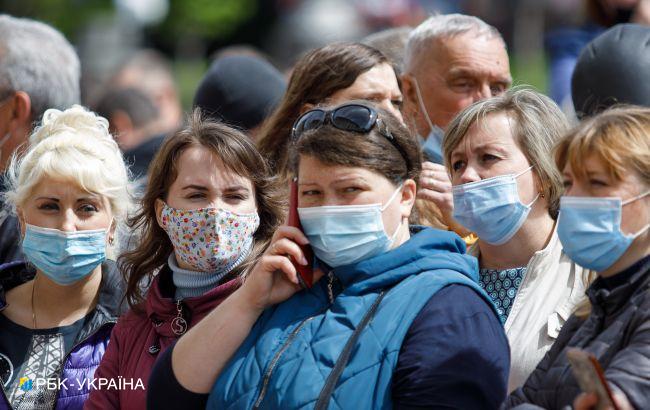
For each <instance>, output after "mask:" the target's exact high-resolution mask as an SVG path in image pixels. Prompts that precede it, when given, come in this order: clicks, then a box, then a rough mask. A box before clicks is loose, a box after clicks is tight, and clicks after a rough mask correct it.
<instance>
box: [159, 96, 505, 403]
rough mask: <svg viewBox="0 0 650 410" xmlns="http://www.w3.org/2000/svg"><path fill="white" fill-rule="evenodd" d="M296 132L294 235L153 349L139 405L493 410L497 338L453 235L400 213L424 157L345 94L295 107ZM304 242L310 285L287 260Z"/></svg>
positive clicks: (500, 360) (498, 372)
mask: <svg viewBox="0 0 650 410" xmlns="http://www.w3.org/2000/svg"><path fill="white" fill-rule="evenodd" d="M293 138H294V143H293V149H292V158H293V160H294V161H293V165H294V172H295V173H296V175H297V178H298V186H299V195H298V196H299V200H298V202H299V207H298V213H299V215H300V221H301V223H302V227H303V230H304V234H303V232H301V231H300V230H298V229H297V228H292V227H287V226H284V227H281V228H280V229H279V230H278V231H277V232H276V233H275V235H274V237H273V240H272V244H271V246H270V247H269V249H268V250H267V252H266V253H265V254H264V255H263V256H262V258H261V259H260V261H259V262H258V264H257V265H256V267H255V268H254V269H253V271H252V272H251V274H250V276H249V277H248V278H247V280H246V281H245V283H244V285H243V286H242V288H240V289H239V290H238V291H236V292H235V293H233V295H232V296H231V297H230V298H229V299H227V300H226V301H225V302H224V303H223V304H221V305H220V306H219V307H218V308H216V309H215V310H214V311H213V312H211V313H210V314H209V315H208V316H206V318H205V319H204V320H203V321H202V322H201V323H199V324H197V325H196V326H195V327H194V328H193V329H192V330H190V331H189V332H188V334H187V335H185V336H184V337H183V338H181V339H180V340H179V342H178V343H177V344H176V345H175V347H174V348H173V350H170V351H168V352H166V353H165V354H164V355H163V357H162V358H161V361H160V362H159V364H158V365H157V367H156V368H155V369H154V372H153V374H152V378H151V380H150V389H149V392H148V404H149V405H150V406H151V407H152V408H173V407H174V406H178V405H179V404H181V403H182V404H183V405H184V406H187V405H188V404H191V405H192V406H193V407H204V406H205V405H206V400H207V406H208V408H242V409H244V408H245V409H248V408H262V407H263V408H271V409H284V408H300V407H315V408H319V409H322V408H328V405H329V404H332V405H336V406H338V407H342V408H355V409H359V408H366V409H375V408H387V407H390V406H394V407H398V408H399V407H411V406H420V407H422V406H423V407H450V408H451V407H453V408H497V407H498V406H499V404H500V403H501V401H502V400H503V399H504V398H505V393H506V381H507V372H508V367H509V357H508V346H507V340H506V337H505V334H504V332H503V328H502V327H501V325H500V323H499V320H498V317H497V315H496V312H495V311H494V310H493V308H492V305H491V303H490V302H489V299H488V297H487V295H486V294H485V293H484V292H483V291H482V290H481V289H480V287H479V286H478V285H477V283H476V274H477V266H476V260H475V259H473V258H470V257H468V256H466V255H464V249H465V245H464V243H463V242H462V241H461V239H460V238H459V237H458V236H456V235H455V234H453V233H449V232H445V231H440V230H434V229H431V228H424V227H418V226H409V224H408V218H409V215H410V213H411V210H412V207H413V203H414V201H415V194H416V182H417V178H418V174H419V172H420V164H421V157H420V152H419V148H418V146H417V144H416V143H415V142H414V140H413V139H412V138H410V136H409V134H408V131H407V130H406V129H405V128H404V127H403V125H402V124H401V123H400V121H398V120H397V119H396V118H394V117H393V116H391V115H390V114H388V113H387V112H386V111H383V110H378V109H377V108H375V107H373V106H371V105H367V104H361V103H350V104H345V105H341V106H338V107H337V108H334V109H333V110H320V109H317V110H312V111H309V112H307V113H306V114H304V115H303V116H302V117H301V118H300V119H299V120H298V122H297V123H296V125H295V126H294V131H293ZM307 244H309V245H310V246H311V248H312V250H313V252H314V254H315V256H316V262H315V270H314V275H315V279H316V280H318V281H317V282H316V283H315V284H314V286H313V287H312V288H311V289H308V290H301V287H300V286H299V279H298V277H297V273H296V268H295V267H294V265H293V264H292V262H291V260H295V261H298V262H297V263H300V264H302V265H306V264H308V261H307V260H306V258H305V255H304V254H303V252H302V251H301V248H300V247H299V246H298V245H307ZM289 257H290V258H291V259H290V258H289ZM215 380H216V382H215ZM192 392H194V393H192ZM209 392H211V394H210V395H209V398H208V393H209ZM335 403H336V404H335Z"/></svg>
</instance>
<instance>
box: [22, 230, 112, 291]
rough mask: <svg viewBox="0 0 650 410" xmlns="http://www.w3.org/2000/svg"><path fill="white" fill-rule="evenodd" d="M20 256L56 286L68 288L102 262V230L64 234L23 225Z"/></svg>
mask: <svg viewBox="0 0 650 410" xmlns="http://www.w3.org/2000/svg"><path fill="white" fill-rule="evenodd" d="M23 253H24V254H25V257H26V258H27V260H28V261H29V262H31V263H32V264H33V265H34V266H36V268H37V269H38V270H40V271H41V272H43V274H45V275H46V276H47V277H49V278H50V279H52V280H53V281H54V282H56V283H58V284H59V285H71V284H73V283H75V282H77V281H79V280H81V279H83V278H84V277H86V276H87V275H88V274H90V273H91V272H92V271H93V269H95V268H96V267H97V266H98V265H99V264H101V263H102V262H103V261H104V260H105V259H106V229H97V230H90V231H76V232H64V231H59V230H58V229H48V228H41V227H39V226H34V225H29V224H27V226H26V229H25V238H24V239H23Z"/></svg>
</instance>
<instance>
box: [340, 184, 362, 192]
mask: <svg viewBox="0 0 650 410" xmlns="http://www.w3.org/2000/svg"><path fill="white" fill-rule="evenodd" d="M359 191H361V188H359V187H356V186H350V187H347V188H345V189H343V192H345V193H350V192H359Z"/></svg>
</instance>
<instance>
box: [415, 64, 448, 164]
mask: <svg viewBox="0 0 650 410" xmlns="http://www.w3.org/2000/svg"><path fill="white" fill-rule="evenodd" d="M413 84H414V85H415V94H416V95H417V97H418V105H419V106H420V111H421V112H422V115H423V116H424V119H425V120H426V121H427V124H428V125H429V130H430V131H429V135H428V136H427V139H426V140H425V139H424V138H422V137H421V136H418V137H419V139H420V146H421V147H422V153H423V154H424V156H425V158H426V159H427V160H429V161H431V162H435V163H436V164H442V163H443V162H444V158H443V157H442V137H443V136H444V134H445V133H444V131H443V130H442V128H440V127H438V126H437V125H434V124H433V122H431V118H429V113H428V112H427V109H426V107H425V106H424V100H423V99H422V94H421V93H420V85H419V84H418V80H417V79H416V78H415V76H414V77H413Z"/></svg>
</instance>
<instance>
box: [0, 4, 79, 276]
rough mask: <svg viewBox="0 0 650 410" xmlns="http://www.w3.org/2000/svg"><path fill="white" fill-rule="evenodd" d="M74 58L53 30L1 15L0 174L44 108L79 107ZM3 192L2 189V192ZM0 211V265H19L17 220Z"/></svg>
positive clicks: (62, 39)
mask: <svg viewBox="0 0 650 410" xmlns="http://www.w3.org/2000/svg"><path fill="white" fill-rule="evenodd" d="M80 72H81V70H80V64H79V58H78V57H77V54H76V53H75V51H74V49H73V48H72V46H71V45H70V43H69V42H68V41H67V40H66V39H65V38H64V37H63V35H62V34H61V33H59V32H58V31H57V30H55V29H54V28H52V27H50V26H48V25H46V24H43V23H41V22H38V21H34V20H30V19H24V18H15V17H12V16H9V15H6V14H5V15H0V171H2V173H3V174H4V173H5V172H6V171H7V166H8V164H9V160H10V159H11V156H12V155H13V154H14V152H17V151H21V150H23V149H24V148H25V147H26V145H27V144H26V143H27V139H28V137H29V135H30V133H31V131H32V129H33V127H34V125H35V124H37V123H38V122H39V121H40V120H41V117H42V116H43V113H44V112H45V110H47V109H48V108H57V109H60V110H64V109H66V108H68V107H70V106H71V105H73V104H78V103H79V98H80V97H79V79H80ZM1 188H2V189H3V190H4V188H5V187H4V186H2V187H1ZM0 205H2V210H0V263H6V262H11V261H14V260H21V259H23V257H22V251H21V237H20V231H19V227H18V220H17V219H16V218H15V217H14V216H13V215H11V214H10V213H9V212H7V210H6V209H4V203H1V204H0Z"/></svg>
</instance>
